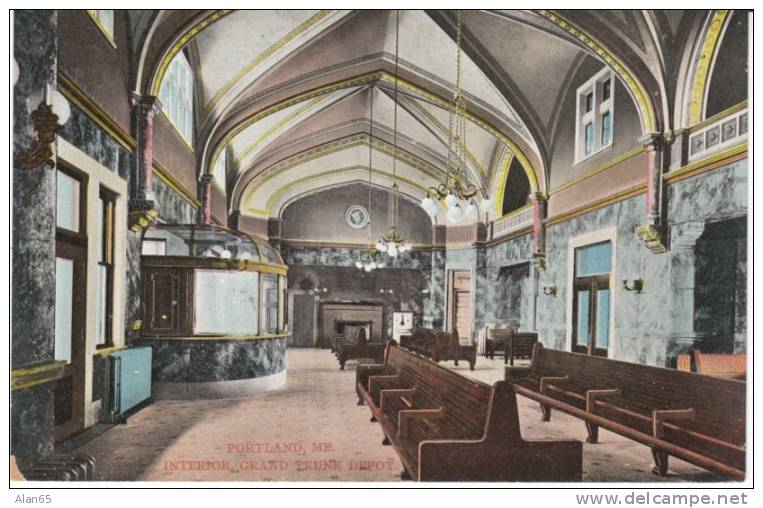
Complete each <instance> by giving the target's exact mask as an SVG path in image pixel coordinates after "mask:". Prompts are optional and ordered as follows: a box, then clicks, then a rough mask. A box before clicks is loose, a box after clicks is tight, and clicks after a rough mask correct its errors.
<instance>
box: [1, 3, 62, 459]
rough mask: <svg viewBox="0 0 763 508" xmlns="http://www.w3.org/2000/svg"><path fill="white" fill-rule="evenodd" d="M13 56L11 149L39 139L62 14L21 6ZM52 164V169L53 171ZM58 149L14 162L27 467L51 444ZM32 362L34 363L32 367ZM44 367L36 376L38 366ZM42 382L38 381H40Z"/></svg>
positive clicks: (15, 422)
mask: <svg viewBox="0 0 763 508" xmlns="http://www.w3.org/2000/svg"><path fill="white" fill-rule="evenodd" d="M13 23H14V41H13V44H14V46H13V54H14V58H15V59H16V62H17V63H18V66H19V69H20V73H19V78H18V81H17V83H16V85H15V86H14V89H13V108H14V123H13V144H14V155H15V156H17V155H19V154H24V153H27V152H28V151H29V150H30V149H31V148H33V146H34V145H35V140H36V133H35V129H34V126H33V123H32V121H31V116H30V115H31V113H32V111H33V110H34V109H36V108H37V104H38V102H37V101H35V100H34V98H35V97H37V98H39V97H43V96H44V92H43V91H44V90H45V89H51V90H55V89H56V67H57V45H56V32H57V24H58V19H57V15H56V11H54V10H17V11H15V14H14V17H13ZM51 162H52V166H53V167H52V169H51ZM55 163H56V158H55V149H53V150H52V155H51V158H50V159H49V163H47V164H43V165H40V166H38V167H31V168H27V169H20V168H18V167H14V168H13V190H12V192H13V208H12V213H13V219H12V220H13V243H12V251H13V253H12V255H13V271H12V275H11V276H12V281H11V284H12V286H13V300H12V302H11V312H12V314H13V320H12V325H11V338H10V340H11V369H12V376H11V377H12V387H11V397H10V398H11V410H10V413H11V415H10V416H11V447H10V450H11V454H13V455H15V456H16V458H17V460H18V463H19V466H20V467H21V468H22V470H23V467H24V466H27V465H29V464H30V463H32V462H34V461H35V460H37V459H39V458H40V457H43V456H45V455H48V454H49V453H50V452H51V451H52V450H53V418H54V416H53V415H54V413H53V391H54V388H55V379H56V377H55V376H53V375H50V373H52V372H53V371H55V370H56V367H55V366H56V363H55V361H54V359H55V304H56V302H55V286H56V222H55V217H56V170H55ZM32 367H34V369H32ZM35 371H37V372H40V371H43V372H47V374H46V375H45V379H43V380H40V379H39V378H37V379H34V377H35V374H34V372H35ZM37 381H40V382H37Z"/></svg>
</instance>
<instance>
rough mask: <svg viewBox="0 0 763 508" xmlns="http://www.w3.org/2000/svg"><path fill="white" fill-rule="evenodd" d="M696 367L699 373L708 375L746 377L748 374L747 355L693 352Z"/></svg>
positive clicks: (695, 350)
mask: <svg viewBox="0 0 763 508" xmlns="http://www.w3.org/2000/svg"><path fill="white" fill-rule="evenodd" d="M692 354H693V355H694V365H695V368H696V369H697V372H699V373H700V374H708V375H711V376H712V375H734V374H740V375H744V374H746V373H747V355H746V354H744V353H741V354H709V353H701V352H700V351H699V350H698V349H694V350H692Z"/></svg>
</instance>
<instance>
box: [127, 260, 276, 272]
mask: <svg viewBox="0 0 763 508" xmlns="http://www.w3.org/2000/svg"><path fill="white" fill-rule="evenodd" d="M141 260H142V263H143V266H145V267H159V268H203V269H212V270H238V271H242V272H243V271H247V272H263V273H275V274H278V275H286V273H287V272H288V271H289V267H288V266H286V265H278V264H275V263H269V262H267V261H251V260H247V259H216V258H191V257H186V256H142V257H141Z"/></svg>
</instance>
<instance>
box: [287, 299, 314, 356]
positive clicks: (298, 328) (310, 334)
mask: <svg viewBox="0 0 763 508" xmlns="http://www.w3.org/2000/svg"><path fill="white" fill-rule="evenodd" d="M292 319H293V320H294V323H293V327H292V330H291V340H292V344H293V345H294V346H297V347H313V346H315V338H314V337H315V297H314V296H313V295H297V294H295V295H294V308H293V309H292Z"/></svg>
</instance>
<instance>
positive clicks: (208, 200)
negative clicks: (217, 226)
mask: <svg viewBox="0 0 763 508" xmlns="http://www.w3.org/2000/svg"><path fill="white" fill-rule="evenodd" d="M212 180H214V176H212V175H210V174H206V175H201V178H200V179H199V195H200V196H199V198H200V201H201V207H200V208H199V224H212Z"/></svg>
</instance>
